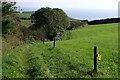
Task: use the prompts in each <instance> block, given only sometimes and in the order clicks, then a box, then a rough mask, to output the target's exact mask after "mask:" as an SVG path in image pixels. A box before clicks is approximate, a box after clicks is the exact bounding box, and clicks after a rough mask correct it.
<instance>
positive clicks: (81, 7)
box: [16, 0, 119, 20]
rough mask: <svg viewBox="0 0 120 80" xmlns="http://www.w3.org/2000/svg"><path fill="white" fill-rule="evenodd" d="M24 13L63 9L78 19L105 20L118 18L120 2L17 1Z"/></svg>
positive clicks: (115, 0)
mask: <svg viewBox="0 0 120 80" xmlns="http://www.w3.org/2000/svg"><path fill="white" fill-rule="evenodd" d="M16 1H17V6H18V7H19V8H21V9H23V11H36V10H37V9H40V8H41V7H50V8H61V9H63V10H64V11H65V12H66V13H67V15H68V16H70V17H73V18H76V19H88V20H93V19H101V18H102V19H103V18H111V17H117V16H118V2H119V0H16Z"/></svg>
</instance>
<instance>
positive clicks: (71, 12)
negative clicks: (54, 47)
mask: <svg viewBox="0 0 120 80" xmlns="http://www.w3.org/2000/svg"><path fill="white" fill-rule="evenodd" d="M36 10H37V8H23V11H36ZM63 10H64V11H65V12H66V14H67V15H68V16H70V17H72V18H75V19H79V20H89V21H91V20H96V19H105V18H117V17H118V10H102V9H63Z"/></svg>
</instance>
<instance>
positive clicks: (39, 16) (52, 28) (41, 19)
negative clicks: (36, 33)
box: [31, 7, 69, 40]
mask: <svg viewBox="0 0 120 80" xmlns="http://www.w3.org/2000/svg"><path fill="white" fill-rule="evenodd" d="M31 19H32V22H33V23H34V28H35V29H43V30H44V32H45V35H46V37H47V38H48V39H50V40H52V39H53V38H54V37H55V36H56V35H57V33H63V32H64V30H65V29H67V28H68V27H69V18H68V16H67V15H66V13H65V12H64V11H63V10H62V9H58V8H53V9H51V8H49V7H46V8H41V9H39V10H37V11H36V12H35V13H34V14H33V15H32V16H31Z"/></svg>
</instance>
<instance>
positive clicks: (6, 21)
mask: <svg viewBox="0 0 120 80" xmlns="http://www.w3.org/2000/svg"><path fill="white" fill-rule="evenodd" d="M15 4H16V3H15V2H11V3H8V2H3V3H2V34H3V35H4V34H7V33H9V31H10V29H12V28H13V25H14V21H15V19H16V16H15V15H14V14H13V9H12V7H13V6H14V5H15Z"/></svg>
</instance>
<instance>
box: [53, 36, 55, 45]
mask: <svg viewBox="0 0 120 80" xmlns="http://www.w3.org/2000/svg"><path fill="white" fill-rule="evenodd" d="M53 40H54V41H53V47H55V37H54V38H53Z"/></svg>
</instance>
